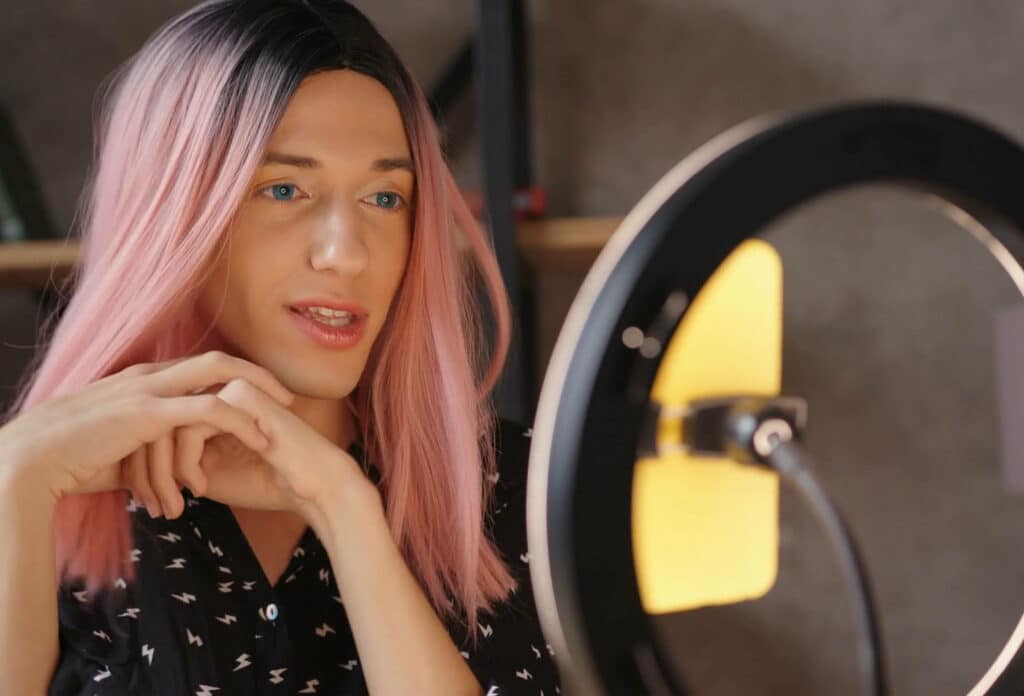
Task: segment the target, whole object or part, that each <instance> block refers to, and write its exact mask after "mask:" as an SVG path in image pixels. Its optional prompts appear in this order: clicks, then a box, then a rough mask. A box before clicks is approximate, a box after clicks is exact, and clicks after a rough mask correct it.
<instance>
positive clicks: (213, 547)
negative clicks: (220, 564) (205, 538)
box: [207, 541, 224, 558]
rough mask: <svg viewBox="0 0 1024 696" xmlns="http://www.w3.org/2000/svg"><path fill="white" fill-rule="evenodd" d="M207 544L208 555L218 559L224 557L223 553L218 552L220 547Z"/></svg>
mask: <svg viewBox="0 0 1024 696" xmlns="http://www.w3.org/2000/svg"><path fill="white" fill-rule="evenodd" d="M207 544H208V545H209V546H210V553H212V554H213V555H214V556H217V557H218V558H219V557H222V556H223V555H224V552H223V551H221V550H220V547H219V546H217V545H215V544H214V543H213V542H212V541H209V542H207Z"/></svg>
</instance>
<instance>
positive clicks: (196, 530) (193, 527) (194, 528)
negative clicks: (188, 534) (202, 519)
mask: <svg viewBox="0 0 1024 696" xmlns="http://www.w3.org/2000/svg"><path fill="white" fill-rule="evenodd" d="M192 531H193V532H195V533H196V536H197V537H199V538H202V537H203V533H202V532H200V531H199V527H197V526H195V525H194V524H193V525H192Z"/></svg>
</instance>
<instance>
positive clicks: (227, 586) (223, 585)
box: [217, 580, 235, 594]
mask: <svg viewBox="0 0 1024 696" xmlns="http://www.w3.org/2000/svg"><path fill="white" fill-rule="evenodd" d="M234 584H235V581H234V580H225V581H224V582H218V583H217V591H218V592H223V593H225V594H227V593H228V592H230V591H231V586H232V585H234Z"/></svg>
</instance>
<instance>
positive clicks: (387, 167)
mask: <svg viewBox="0 0 1024 696" xmlns="http://www.w3.org/2000/svg"><path fill="white" fill-rule="evenodd" d="M269 164H285V165H290V166H292V167H300V168H302V169H319V168H321V167H322V166H323V164H322V163H321V162H320V160H318V159H315V158H313V157H305V156H303V155H291V154H288V153H286V152H267V153H266V155H264V157H263V162H262V163H261V166H267V165H269ZM370 168H371V169H373V170H374V171H378V172H390V171H394V170H395V169H404V170H406V171H407V172H409V173H410V174H415V173H416V168H415V167H414V166H413V163H412V160H410V159H409V158H407V157H385V158H382V159H378V160H374V162H373V164H372V165H370Z"/></svg>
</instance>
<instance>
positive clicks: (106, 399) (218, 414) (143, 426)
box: [0, 351, 294, 501]
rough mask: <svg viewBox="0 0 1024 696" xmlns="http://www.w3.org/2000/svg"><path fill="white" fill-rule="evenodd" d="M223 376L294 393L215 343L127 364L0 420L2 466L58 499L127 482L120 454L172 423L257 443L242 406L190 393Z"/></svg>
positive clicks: (281, 396) (286, 398) (157, 437)
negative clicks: (162, 359)
mask: <svg viewBox="0 0 1024 696" xmlns="http://www.w3.org/2000/svg"><path fill="white" fill-rule="evenodd" d="M225 383H227V384H228V385H229V386H230V385H235V386H234V387H232V389H231V393H238V386H237V385H239V384H245V385H246V386H247V388H246V389H244V390H243V392H248V390H249V389H251V390H252V391H259V392H260V393H261V395H262V396H263V398H264V399H267V400H275V399H276V400H277V401H278V402H281V403H284V404H290V403H292V400H293V399H294V396H293V395H292V394H291V393H290V392H289V391H288V390H287V389H285V387H284V386H283V385H282V384H281V383H280V382H278V381H277V379H275V378H274V376H273V375H272V374H271V373H270V372H269V371H268V370H266V369H265V368H263V367H261V366H259V365H255V364H254V363H251V362H249V361H246V360H243V359H241V358H236V357H233V356H230V355H228V354H226V353H223V352H222V351H209V352H206V353H203V354H201V355H195V356H187V357H184V358H179V359H176V360H170V361H166V362H162V363H140V364H136V365H132V366H130V367H127V368H125V369H123V370H121V371H120V372H117V373H114V374H112V375H108V376H106V377H103V378H101V379H99V380H97V381H95V382H93V383H91V384H87V385H85V386H84V387H82V388H80V389H78V390H77V391H75V392H73V393H70V394H67V395H64V396H61V397H57V398H53V399H50V400H48V401H45V402H42V403H40V404H37V405H35V406H33V407H31V408H29V409H27V410H25V411H24V412H22V413H21V414H19V415H18V416H16V417H15V418H13V419H12V420H11V421H10V422H8V423H6V424H5V425H4V426H3V427H0V452H3V453H4V456H5V457H8V458H9V462H10V466H5V469H6V471H4V474H5V475H16V476H17V477H18V478H19V480H26V481H27V482H28V483H30V484H31V485H32V486H34V487H41V488H43V489H45V490H46V491H47V492H48V493H49V494H51V495H52V497H53V500H54V501H57V500H59V499H60V498H62V497H63V496H65V495H70V494H73V493H89V492H96V491H105V490H117V489H123V488H129V487H130V485H129V484H128V483H126V482H125V481H124V480H123V479H122V474H123V471H122V466H121V462H122V460H123V459H124V458H125V457H128V456H129V455H131V454H132V453H133V452H135V451H137V450H138V449H140V448H143V447H147V446H149V444H150V443H156V442H158V441H163V440H166V439H167V438H168V437H170V436H171V435H172V434H173V432H174V430H175V429H176V428H181V427H187V426H206V427H207V428H208V429H209V431H210V432H215V433H231V434H233V435H235V436H236V437H238V438H239V439H240V440H241V441H243V442H245V443H246V444H247V446H248V447H250V448H252V449H254V450H257V451H259V450H261V449H263V448H265V447H267V446H269V442H268V441H267V438H266V436H265V434H264V433H261V432H260V429H259V426H258V424H257V422H256V419H255V418H254V417H253V415H252V414H251V413H250V412H249V411H248V410H246V409H242V408H238V407H237V406H235V405H233V404H229V403H228V402H227V401H225V400H223V399H219V398H217V396H215V395H212V394H198V393H197V392H199V391H201V390H204V389H208V388H210V387H211V386H212V385H217V384H225ZM253 385H257V386H258V388H257V387H256V386H253ZM268 394H273V395H274V396H273V399H271V397H270V396H268ZM279 408H280V409H281V410H284V407H283V406H279ZM264 410H266V409H265V407H264ZM161 446H162V445H161Z"/></svg>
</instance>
